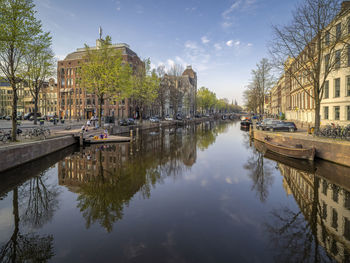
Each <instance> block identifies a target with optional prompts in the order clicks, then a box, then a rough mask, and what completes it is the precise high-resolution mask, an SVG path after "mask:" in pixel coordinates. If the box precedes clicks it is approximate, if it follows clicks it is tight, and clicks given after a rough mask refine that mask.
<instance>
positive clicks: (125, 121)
mask: <svg viewBox="0 0 350 263" xmlns="http://www.w3.org/2000/svg"><path fill="white" fill-rule="evenodd" d="M119 125H120V126H128V125H129V122H128V121H127V119H121V120H120V121H119Z"/></svg>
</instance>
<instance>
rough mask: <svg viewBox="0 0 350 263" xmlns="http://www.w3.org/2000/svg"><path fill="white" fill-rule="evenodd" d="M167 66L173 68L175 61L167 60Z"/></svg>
mask: <svg viewBox="0 0 350 263" xmlns="http://www.w3.org/2000/svg"><path fill="white" fill-rule="evenodd" d="M167 64H168V66H169V67H172V66H174V64H175V61H174V60H172V59H168V60H167Z"/></svg>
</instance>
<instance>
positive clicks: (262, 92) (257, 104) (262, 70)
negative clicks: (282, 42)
mask: <svg viewBox="0 0 350 263" xmlns="http://www.w3.org/2000/svg"><path fill="white" fill-rule="evenodd" d="M271 70H272V66H271V63H270V62H269V61H268V59H266V58H263V59H262V60H261V61H260V62H259V63H258V64H257V65H256V69H253V70H252V73H251V75H252V80H251V82H250V83H249V85H248V86H247V90H246V91H245V93H244V95H243V96H244V100H245V104H246V106H247V108H248V109H249V110H250V111H253V112H259V113H261V114H263V113H264V105H265V97H266V96H267V94H268V92H269V90H270V88H271V86H272V83H273V76H272V75H271Z"/></svg>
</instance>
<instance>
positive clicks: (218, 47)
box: [214, 43, 222, 50]
mask: <svg viewBox="0 0 350 263" xmlns="http://www.w3.org/2000/svg"><path fill="white" fill-rule="evenodd" d="M214 48H215V50H221V49H222V46H221V44H219V43H215V44H214Z"/></svg>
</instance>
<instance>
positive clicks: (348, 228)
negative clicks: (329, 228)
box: [344, 217, 350, 241]
mask: <svg viewBox="0 0 350 263" xmlns="http://www.w3.org/2000/svg"><path fill="white" fill-rule="evenodd" d="M344 237H345V238H346V239H347V240H349V241H350V221H349V219H347V218H346V217H344Z"/></svg>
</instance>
